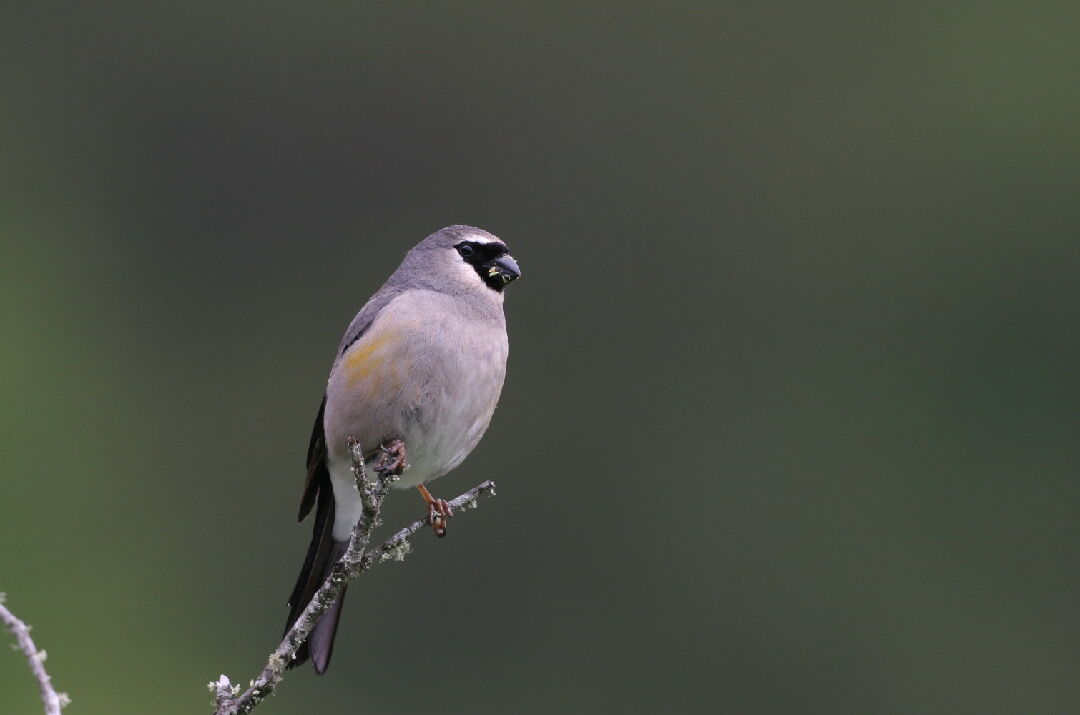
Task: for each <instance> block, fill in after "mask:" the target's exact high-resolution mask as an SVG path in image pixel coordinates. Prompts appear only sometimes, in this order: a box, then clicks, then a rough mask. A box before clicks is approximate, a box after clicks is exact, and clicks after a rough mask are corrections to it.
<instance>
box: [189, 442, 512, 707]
mask: <svg viewBox="0 0 1080 715" xmlns="http://www.w3.org/2000/svg"><path fill="white" fill-rule="evenodd" d="M349 453H350V456H351V458H352V466H353V475H354V477H355V479H356V488H357V489H358V490H359V491H360V499H361V502H362V503H363V507H364V510H363V516H362V517H361V519H360V521H359V522H357V524H356V526H355V527H353V531H352V536H351V537H350V538H349V546H348V549H347V550H346V551H345V554H344V555H343V556H342V557H341V560H340V561H338V562H337V564H335V565H334V568H333V570H331V572H330V575H329V576H328V577H327V579H326V581H325V582H324V583H323V585H322V586H320V587H319V590H318V591H316V592H315V595H314V596H312V597H311V602H310V603H308V605H307V607H306V608H305V609H304V611H303V612H302V613H301V614H300V617H299V618H297V619H296V623H294V624H293V626H292V628H290V629H289V631H288V632H287V633H286V634H285V637H284V638H283V639H282V641H281V644H280V645H279V646H278V647H277V649H276V650H274V652H273V653H271V654H270V658H269V660H268V661H267V663H266V667H265V668H263V670H262V673H260V674H259V677H258V678H256V679H255V680H253V681H251V683H250V685H249V687H248V688H247V690H244V691H243V692H241V690H240V686H239V685H233V684H232V682H231V681H230V680H229V678H228V676H226V675H224V674H222V676H221V677H220V678H218V680H217V681H216V682H212V683H210V684H209V686H208V687H209V688H210V691H211V692H212V693H213V694H214V698H215V701H216V710H215V711H214V712H215V715H243V714H244V713H248V712H251V710H252V708H254V707H255V706H256V705H258V704H259V703H260V702H262V701H263V700H264V699H265V698H266V697H267V696H268V695H272V694H273V692H274V690H275V688H277V685H278V683H280V682H281V679H282V678H283V677H285V669H286V667H287V666H288V664H289V663H290V662H292V659H293V658H294V657H295V656H296V651H297V649H299V647H300V646H301V644H303V642H304V640H305V639H306V638H307V637H308V635H309V634H310V633H311V631H312V629H314V628H315V623H316V621H318V620H319V616H321V615H322V614H323V613H324V612H325V611H326V610H327V609H328V608H330V606H331V605H332V604H333V603H334V599H336V598H337V596H338V594H340V593H341V591H342V590H343V589H344V588H345V585H346V584H347V583H348V582H349V581H352V580H353V579H355V578H356V577H357V576H359V575H360V574H361V573H363V572H364V571H367V570H368V569H369V568H371V567H372V566H374V565H375V564H380V563H383V562H384V561H402V560H404V558H405V554H407V553H408V552H409V550H410V546H409V541H408V538H409V537H410V536H412V535H413V534H414V533H416V532H417V531H418V530H420V529H422V528H423V527H424V525H426V524H429V523H430V521H429V520H428V519H426V518H425V519H418V520H417V521H415V522H413V523H412V524H409V525H408V526H406V527H405V528H403V529H401V530H400V531H398V532H397V533H396V534H394V535H393V536H391V537H390V538H389V539H387V540H386V541H384V542H383V543H382V544H381V545H380V546H376V547H374V548H372V549H368V548H367V546H368V542H369V541H370V539H371V532H372V531H373V530H374V529H375V528H376V527H377V526H379V525H380V524H381V519H380V514H381V512H382V503H383V499H384V498H385V497H386V492H387V489H388V488H389V486H390V484H391V483H392V482H393V481H395V480H397V478H398V477H399V476H400V474H401V471H402V469H403V467H404V465H403V464H401V463H397V464H393V463H391V460H390V459H384V458H382V456H381V457H380V459H379V460H377V462H376V464H375V465H374V470H375V472H376V475H377V479H376V480H375V482H371V481H369V480H368V477H367V470H366V468H365V465H364V455H363V452H362V450H361V447H360V445H359V443H358V442H357V441H356V440H354V439H350V440H349ZM383 456H387V455H383ZM481 494H491V495H494V494H495V483H494V482H492V481H486V482H484V483H482V484H480V485H478V486H475V487H473V488H472V489H470V490H469V491H467V492H465V493H464V494H462V495H461V496H459V497H457V498H455V499H453V500H452V501H450V506H451V507H452V508H457V509H466V508H468V507H469V506H473V507H475V506H476V500H477V499H478V498H479V497H480V495H481Z"/></svg>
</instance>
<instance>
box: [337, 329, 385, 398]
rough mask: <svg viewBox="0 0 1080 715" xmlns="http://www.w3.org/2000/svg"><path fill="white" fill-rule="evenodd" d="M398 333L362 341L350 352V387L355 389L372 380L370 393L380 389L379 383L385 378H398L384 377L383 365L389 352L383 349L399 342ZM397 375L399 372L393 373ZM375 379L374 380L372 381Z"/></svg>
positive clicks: (347, 368) (347, 369)
mask: <svg viewBox="0 0 1080 715" xmlns="http://www.w3.org/2000/svg"><path fill="white" fill-rule="evenodd" d="M397 338H398V334H397V333H383V334H382V335H380V336H379V337H377V338H375V337H373V338H371V339H369V340H364V341H361V342H362V344H360V345H358V346H357V347H355V348H354V349H352V350H350V351H349V354H348V355H346V356H345V376H346V383H347V384H348V386H349V387H355V386H356V385H357V384H358V383H360V382H361V381H365V380H370V382H369V385H368V390H369V391H374V390H378V389H379V384H378V383H379V382H380V381H381V378H383V377H396V375H382V374H379V373H380V372H381V371H382V366H383V363H385V362H386V358H387V357H389V356H388V355H387V351H386V350H384V349H382V348H385V347H386V346H387V345H388V344H390V343H392V342H393V341H395V340H397ZM393 372H394V373H396V372H397V371H396V370H395V371H393ZM372 378H373V379H372Z"/></svg>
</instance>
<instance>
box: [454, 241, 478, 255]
mask: <svg viewBox="0 0 1080 715" xmlns="http://www.w3.org/2000/svg"><path fill="white" fill-rule="evenodd" d="M457 250H458V253H460V254H461V257H462V258H472V257H473V254H474V253H476V249H475V248H473V247H472V246H470V245H469V244H467V243H463V244H461V245H460V246H458V247H457Z"/></svg>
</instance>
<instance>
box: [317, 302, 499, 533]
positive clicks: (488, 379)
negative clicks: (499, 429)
mask: <svg viewBox="0 0 1080 715" xmlns="http://www.w3.org/2000/svg"><path fill="white" fill-rule="evenodd" d="M389 317H390V318H391V319H390V320H388V321H386V323H385V324H381V325H380V324H379V322H377V323H376V325H375V326H372V327H373V329H375V328H378V329H380V332H378V333H376V334H375V335H373V336H372V338H371V339H370V340H368V341H367V343H364V339H362V340H361V341H358V342H359V343H362V344H360V345H358V346H357V348H356V352H355V355H356V356H358V358H359V357H362V358H363V361H361V360H359V359H356V360H354V361H353V362H354V363H356V364H354V365H351V364H350V357H352V355H350V353H348V352H347V353H346V355H345V356H344V357H343V358H342V360H341V361H340V362H339V363H338V366H337V368H335V370H334V371H333V372H332V373H331V377H330V382H329V384H328V390H327V404H326V420H325V423H324V424H325V431H326V438H327V446H328V457H329V464H328V466H329V471H330V476H331V481H332V483H333V486H334V497H335V501H336V509H337V515H336V518H335V526H334V538H335V539H338V540H344V539H346V538H348V535H349V533H350V532H351V530H352V525H353V524H355V523H356V520H357V519H358V518H359V516H360V512H361V505H360V501H359V494H358V493H357V492H356V488H355V484H354V481H353V476H352V471H351V465H350V462H349V458H348V455H347V450H346V446H345V443H346V440H347V438H348V437H350V436H353V437H356V438H358V439H360V440H361V442H362V444H363V446H364V450H365V452H368V453H373V452H374V450H376V449H377V448H378V446H379V445H380V444H381V443H382V441H384V440H386V439H390V438H393V437H402V438H404V440H405V451H406V461H407V463H408V465H409V466H408V468H407V469H406V470H405V472H404V474H403V475H402V476H401V478H400V479H399V480H398V481H397V482H395V484H394V486H395V487H398V488H406V487H415V486H417V485H419V484H424V483H426V482H429V481H431V480H432V479H436V478H438V477H441V476H442V475H444V474H446V473H447V472H448V471H450V470H451V469H453V468H454V467H456V466H457V465H459V464H460V463H461V462H462V460H464V459H465V457H466V456H468V454H469V453H470V452H471V451H472V450H473V448H474V447H476V445H477V443H478V442H479V441H480V438H481V437H482V436H483V435H484V432H485V431H486V430H487V427H488V424H489V423H490V421H491V416H492V414H493V412H494V410H495V405H496V403H497V401H498V399H499V394H500V392H501V391H502V385H503V379H504V377H505V374H506V357H507V352H508V347H507V342H506V333H505V330H503V329H502V326H501V325H500V326H499V330H495V331H493V330H478V329H475V326H470V325H469V324H468V323H466V322H465V321H462V320H460V319H454V320H449V319H448V320H446V321H443V324H442V325H439V322H438V321H437V320H436V321H434V323H435V324H434V325H433V324H432V323H433V320H432V316H431V315H430V314H429V315H427V316H425V318H426V319H425V321H424V325H423V326H419V323H418V321H415V320H412V321H410V320H402V319H400V318H399V317H397V316H394V315H391V316H389ZM450 317H451V318H455V317H456V316H450ZM419 327H422V328H423V330H422V332H421V333H419V334H412V335H410V333H411V332H412V331H414V330H417V329H418V328H419ZM388 336H389V337H388ZM372 346H374V347H372Z"/></svg>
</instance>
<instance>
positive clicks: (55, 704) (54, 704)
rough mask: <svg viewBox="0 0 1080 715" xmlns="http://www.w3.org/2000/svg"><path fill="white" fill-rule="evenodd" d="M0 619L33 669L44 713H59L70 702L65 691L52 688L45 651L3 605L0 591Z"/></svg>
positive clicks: (26, 628)
mask: <svg viewBox="0 0 1080 715" xmlns="http://www.w3.org/2000/svg"><path fill="white" fill-rule="evenodd" d="M0 619H3V621H4V625H5V626H7V629H8V630H9V631H11V633H12V635H14V636H15V640H17V641H18V642H19V649H20V650H21V651H22V652H23V655H25V656H26V661H27V662H28V663H29V664H30V670H32V671H34V677H35V678H37V681H38V689H39V690H41V702H42V703H43V704H44V705H45V715H60V708H62V707H64V706H65V705H67V704H68V703H70V702H71V698H69V697H68V696H67V694H66V693H58V692H56V690H55V689H54V688H53V685H52V679H51V678H50V677H49V674H48V673H47V672H45V651H43V650H42V651H39V650H38V649H37V646H36V645H34V639H33V638H31V637H30V626H28V625H26V624H25V623H23V622H22V621H20V620H19V619H18V618H16V617H15V614H14V613H12V612H11V611H9V610H8V609H7V608H6V607H5V606H4V594H2V593H0Z"/></svg>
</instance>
